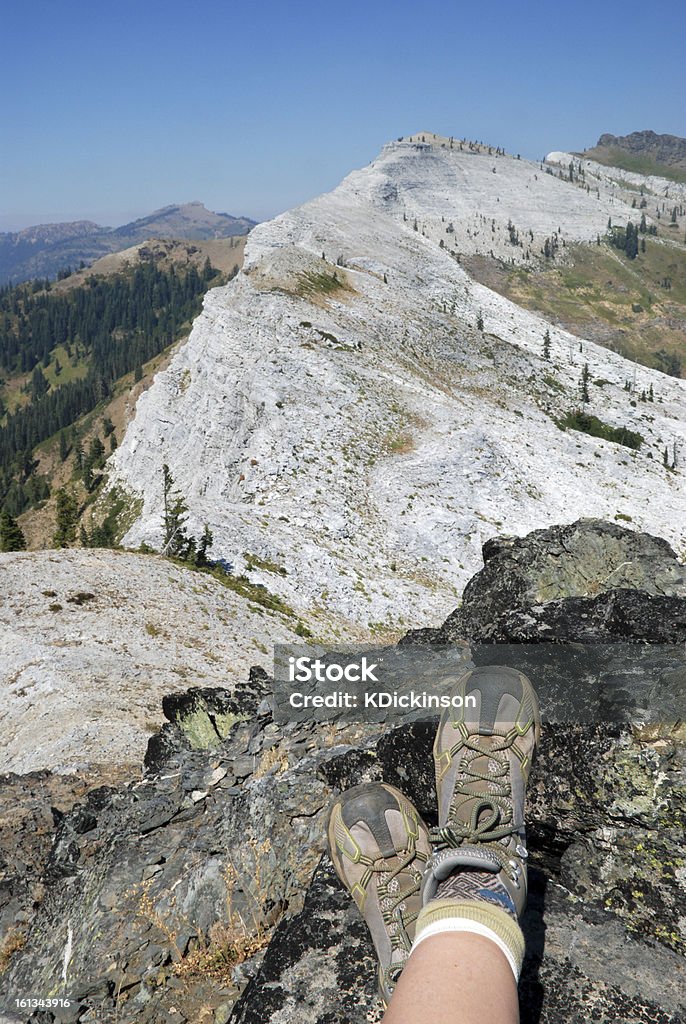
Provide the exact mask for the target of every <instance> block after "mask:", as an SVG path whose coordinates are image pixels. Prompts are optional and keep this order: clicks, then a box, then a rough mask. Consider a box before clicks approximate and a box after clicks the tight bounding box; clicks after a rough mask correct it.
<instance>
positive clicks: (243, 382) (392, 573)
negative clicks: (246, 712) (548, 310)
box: [110, 134, 686, 628]
mask: <svg viewBox="0 0 686 1024" xmlns="http://www.w3.org/2000/svg"><path fill="white" fill-rule="evenodd" d="M422 138H423V139H424V141H422ZM598 175H599V176H598V178H597V180H596V179H594V190H593V191H589V192H587V191H586V189H585V188H579V187H578V184H573V183H570V182H568V181H564V180H562V179H561V178H559V177H557V175H553V174H547V173H545V171H544V170H543V169H542V168H541V166H539V165H538V164H532V163H530V162H527V161H525V160H518V159H516V158H513V157H509V156H504V155H497V154H495V153H494V152H491V153H489V152H488V150H487V149H486V148H483V147H478V146H477V147H474V148H472V149H469V148H468V147H467V146H465V147H464V148H463V149H460V148H459V144H458V143H455V144H453V145H452V147H451V144H450V141H449V140H442V139H439V138H437V137H434V136H431V135H427V134H425V135H424V136H422V137H414V138H413V139H411V140H404V141H402V142H396V143H392V144H390V145H388V146H386V147H385V148H384V150H383V151H382V153H381V154H380V156H379V157H378V159H377V160H375V161H374V162H373V163H372V164H370V165H369V166H368V167H366V168H364V169H362V170H359V171H355V172H354V173H352V174H351V175H349V176H348V178H346V179H345V181H343V182H342V184H341V185H340V186H339V187H338V188H337V189H335V190H334V191H333V192H332V193H330V194H328V195H324V196H321V197H319V198H318V199H315V200H314V201H312V202H310V203H307V204H305V205H304V206H302V207H300V208H298V209H296V210H293V211H291V212H289V213H286V214H283V215H282V216H280V217H277V218H276V219H275V220H274V221H272V222H270V223H267V224H263V225H260V226H258V227H257V228H255V229H254V230H253V232H252V233H251V235H250V237H249V241H248V245H247V250H246V260H245V267H244V272H243V273H241V274H240V275H239V276H238V277H237V278H236V279H235V280H234V281H233V282H232V283H231V284H230V285H228V286H227V287H226V288H221V289H216V290H214V291H212V292H210V293H209V294H208V296H207V298H206V300H205V307H204V312H203V313H202V315H201V316H200V317H199V318H198V320H197V321H196V323H195V325H194V328H193V331H192V334H191V337H190V340H189V341H188V343H187V344H186V345H185V346H184V347H183V349H182V350H181V351H180V352H179V353H178V355H177V356H176V357H175V359H174V360H173V362H172V364H171V366H170V367H169V369H168V370H167V371H165V372H164V373H162V374H160V375H159V376H158V377H157V379H156V381H155V383H154V385H153V387H152V388H151V389H150V390H149V391H148V392H147V393H146V395H144V396H143V397H142V398H141V400H140V402H139V404H138V408H137V414H136V419H135V421H134V423H133V424H132V425H131V426H130V427H129V429H128V432H127V434H126V437H125V439H124V442H123V444H122V445H121V446H120V448H119V450H118V452H117V453H116V454H115V456H114V457H113V459H112V460H111V461H110V467H111V475H112V481H113V482H116V483H119V484H122V485H123V486H124V487H126V488H127V489H128V490H129V491H131V492H134V493H136V494H137V495H139V496H140V497H142V499H143V510H142V513H141V515H140V517H139V518H138V520H137V522H136V524H135V525H134V527H133V528H132V529H131V531H130V532H129V534H128V535H127V537H126V542H127V543H129V544H131V545H136V544H139V543H140V542H141V541H146V542H148V543H152V544H159V543H160V528H159V524H160V508H161V487H162V472H161V467H162V464H163V463H164V462H167V463H168V464H169V465H170V467H171V470H172V473H173V475H174V477H175V480H176V482H177V484H178V486H179V487H180V489H181V491H182V492H183V494H184V495H185V496H186V498H187V500H188V503H189V506H190V509H191V513H192V518H191V527H192V528H193V529H194V530H196V531H201V530H202V526H203V524H204V523H205V522H207V523H208V524H209V525H210V527H211V528H212V530H213V531H214V537H215V551H216V552H217V553H218V554H222V555H224V556H225V557H228V558H231V559H232V560H234V561H235V562H236V565H237V567H238V568H239V569H240V568H242V567H244V566H246V565H248V564H250V560H249V558H248V556H249V554H251V553H252V554H255V555H257V556H259V558H260V559H261V560H262V563H263V564H262V567H261V568H260V567H259V566H256V565H255V564H254V563H253V565H252V569H251V573H252V578H254V579H256V580H262V581H267V580H268V581H270V583H271V584H273V586H274V587H275V589H277V591H278V592H279V593H281V594H282V595H283V596H284V597H285V599H286V600H288V601H289V602H290V603H291V604H293V605H294V606H295V607H297V608H300V609H302V608H307V609H309V610H310V611H312V612H314V613H316V612H317V609H319V608H321V609H324V610H326V609H329V610H332V609H335V610H336V612H338V613H340V614H341V615H343V616H345V617H347V619H348V621H349V622H350V623H357V624H360V623H362V624H364V625H368V624H372V625H373V626H376V627H378V626H380V625H385V626H391V627H395V628H398V627H402V626H410V625H413V624H414V623H415V622H416V620H417V615H418V613H419V610H420V609H421V614H422V615H428V616H429V617H431V618H432V619H433V621H434V622H439V621H440V620H441V619H442V618H443V617H444V616H445V614H446V613H447V611H448V610H449V608H450V607H451V606H452V605H453V604H454V600H455V596H456V595H457V593H459V591H460V589H461V588H462V586H463V585H464V583H465V582H466V581H467V579H468V578H469V577H470V575H471V574H472V573H473V572H474V571H475V569H476V568H477V566H478V561H479V552H480V549H481V545H482V543H483V541H484V540H486V539H488V538H489V537H491V536H493V535H495V534H496V533H497V532H498V530H499V529H500V527H501V524H503V523H506V524H507V529H508V530H510V531H512V532H513V533H525V532H526V531H527V530H529V529H531V528H533V527H539V526H541V527H542V526H545V525H548V524H550V523H552V522H559V521H562V520H565V519H572V518H574V517H575V516H577V515H579V514H585V515H598V516H603V517H605V518H610V519H613V518H615V517H619V518H624V519H625V520H628V519H631V520H633V522H634V523H635V524H636V525H637V526H638V527H639V528H645V529H649V530H650V531H652V532H655V533H659V534H662V535H663V536H665V537H666V538H667V539H668V540H670V541H671V542H672V543H674V544H676V545H677V547H680V546H681V544H682V543H683V537H682V531H683V525H682V524H683V522H684V521H686V519H685V517H684V511H686V508H685V499H684V490H683V485H682V481H681V477H680V476H678V475H675V474H672V473H670V472H668V471H665V470H664V467H663V466H662V459H663V451H664V447H665V445H666V444H667V445H670V446H672V445H673V443H674V441H676V442H677V447H678V446H679V444H680V443H681V441H682V440H683V437H684V428H683V419H684V417H683V413H684V399H685V393H684V385H683V383H682V382H680V381H678V380H674V379H672V378H668V377H666V376H664V375H663V374H660V373H657V372H654V371H650V370H647V369H643V368H641V369H640V370H639V371H638V378H637V389H638V393H640V391H641V389H642V388H645V389H649V388H650V385H652V386H653V389H654V394H655V397H656V401H655V402H654V403H652V404H650V406H649V408H648V407H647V406H646V405H645V404H644V403H641V402H637V401H636V400H635V396H634V397H632V395H631V394H630V393H629V392H627V390H625V383H626V381H627V380H629V381H633V377H634V369H635V367H634V366H633V364H628V363H627V362H626V360H624V359H622V358H621V357H620V356H618V355H616V354H614V353H612V352H609V351H607V350H605V349H603V348H601V347H599V346H597V345H595V344H593V343H591V342H585V341H584V342H582V341H581V340H580V339H579V338H577V337H574V336H573V335H570V334H568V333H567V332H565V331H564V330H561V329H559V328H557V327H556V326H555V325H554V324H546V322H545V321H544V320H542V319H541V318H540V317H537V316H536V315H534V314H531V313H528V312H526V311H524V310H523V309H521V308H520V307H518V306H516V305H515V304H513V303H511V302H509V301H508V300H507V299H505V298H503V297H502V296H499V295H497V294H496V293H495V292H492V291H490V290H489V289H488V288H486V287H484V286H483V285H480V284H478V283H476V282H475V281H474V280H472V279H471V278H470V277H469V276H468V274H467V273H466V272H465V270H464V269H463V267H462V266H461V264H460V257H461V256H462V255H464V254H467V255H469V254H472V255H473V254H482V255H486V256H488V255H489V254H493V256H494V258H497V259H500V260H502V261H505V262H506V263H507V264H510V262H511V261H514V263H515V264H516V265H521V266H522V267H526V266H528V265H532V264H533V263H535V262H536V261H537V260H539V259H541V255H540V253H541V250H542V248H543V247H544V243H545V240H546V239H549V240H550V239H552V238H553V236H556V238H557V243H558V246H559V250H558V251H559V252H560V254H561V255H564V247H565V245H569V244H570V243H572V242H574V241H593V242H595V239H596V237H597V236H598V235H599V234H601V233H604V232H605V230H606V226H607V222H608V218H610V217H611V218H612V219H613V223H617V224H619V223H623V222H625V221H626V219H627V216H628V215H629V210H630V207H629V205H628V203H630V199H628V198H627V197H628V195H629V194H628V193H627V194H624V193H622V192H621V189H619V188H618V187H617V186H616V184H615V183H614V182H612V180H611V179H610V178H607V177H603V174H602V169H599V171H598ZM596 186H597V194H596V191H595V188H596ZM517 239H518V241H519V243H521V244H518V243H517ZM547 328H549V329H550V335H551V361H547V360H544V359H543V356H542V351H543V336H544V333H545V331H546V329H547ZM585 364H588V368H589V374H590V377H589V380H590V384H589V387H590V402H589V404H588V406H587V409H588V411H590V412H591V413H593V414H594V415H597V416H599V417H600V418H601V419H602V420H603V421H605V422H607V423H609V424H611V425H613V426H625V427H628V428H629V429H631V430H633V431H636V432H638V433H640V434H641V435H642V436H643V437H644V443H643V445H642V447H641V449H640V451H638V452H632V451H631V450H630V449H628V448H626V447H623V446H622V445H620V444H615V443H612V442H609V441H604V440H602V439H600V438H594V437H590V436H589V435H588V434H583V433H579V432H577V431H566V432H565V431H562V430H561V429H559V427H558V426H557V425H556V422H555V421H556V419H558V418H559V417H560V416H562V415H564V413H565V412H567V411H568V410H570V409H573V408H575V407H576V406H578V404H579V398H580V377H581V374H582V371H583V367H584V365H585ZM671 450H672V448H671V447H670V452H671ZM581 481H583V483H582V485H581V486H580V483H581ZM665 509H669V510H670V512H669V515H668V516H665V514H664V513H665ZM274 564H277V565H279V566H280V567H282V568H283V569H284V570H285V573H281V574H274V573H273V572H272V573H271V575H270V572H269V569H268V568H265V567H264V566H265V565H274Z"/></svg>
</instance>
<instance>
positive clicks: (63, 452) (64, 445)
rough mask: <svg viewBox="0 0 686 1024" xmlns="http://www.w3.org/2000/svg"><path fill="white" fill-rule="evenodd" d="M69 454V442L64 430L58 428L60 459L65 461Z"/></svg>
mask: <svg viewBox="0 0 686 1024" xmlns="http://www.w3.org/2000/svg"><path fill="white" fill-rule="evenodd" d="M68 455H69V442H68V440H67V434H66V432H65V431H64V430H60V461H61V462H66V460H67V457H68Z"/></svg>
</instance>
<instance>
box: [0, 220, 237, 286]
mask: <svg viewBox="0 0 686 1024" xmlns="http://www.w3.org/2000/svg"><path fill="white" fill-rule="evenodd" d="M255 223H256V222H255V221H253V220H250V218H248V217H235V216H233V215H232V214H228V213H214V212H213V211H211V210H208V209H207V208H206V207H205V206H204V205H203V204H202V203H200V202H198V201H194V202H191V203H176V204H170V205H167V206H163V207H160V209H159V210H154V211H153V212H152V213H150V214H148V215H146V216H145V217H140V218H138V219H137V220H134V221H130V222H128V223H127V224H123V225H121V226H120V227H114V228H113V227H103V226H101V225H99V224H95V223H94V222H93V221H87V220H80V221H66V222H64V223H56V224H39V225H35V226H32V227H28V228H24V229H23V230H21V231H15V232H11V231H10V232H0V284H1V283H4V282H6V281H8V280H10V279H11V280H12V281H13V282H14V283H15V284H17V283H19V282H21V281H24V280H29V279H31V278H34V277H53V276H54V275H55V274H57V273H58V271H60V270H64V269H65V267H67V266H71V267H72V269H75V268H76V267H78V266H79V264H80V263H81V262H84V263H91V262H92V261H93V260H95V259H98V258H99V257H101V256H105V255H107V254H108V253H112V252H117V251H119V250H121V249H126V248H129V247H130V246H132V245H135V244H137V243H140V242H144V241H146V240H147V239H149V238H152V237H156V238H177V239H188V240H192V239H200V240H207V239H216V238H229V237H232V236H235V235H245V234H247V233H248V232H249V231H250V229H251V228H252V227H254V225H255Z"/></svg>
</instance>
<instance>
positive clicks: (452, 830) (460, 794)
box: [430, 737, 515, 860]
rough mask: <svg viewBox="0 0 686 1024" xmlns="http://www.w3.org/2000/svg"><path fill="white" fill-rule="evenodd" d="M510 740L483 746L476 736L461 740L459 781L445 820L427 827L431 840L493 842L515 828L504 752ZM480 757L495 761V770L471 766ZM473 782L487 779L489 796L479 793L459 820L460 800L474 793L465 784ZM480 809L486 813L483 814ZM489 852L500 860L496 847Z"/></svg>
mask: <svg viewBox="0 0 686 1024" xmlns="http://www.w3.org/2000/svg"><path fill="white" fill-rule="evenodd" d="M511 743H512V740H511V739H506V740H504V741H503V743H502V744H501V745H500V746H497V745H493V746H490V747H488V749H485V748H482V747H481V746H480V743H479V738H478V737H477V738H476V739H474V740H471V739H466V740H464V741H463V743H462V748H463V749H464V748H466V750H467V752H466V753H465V754H463V756H462V760H461V762H460V781H459V782H458V783H457V784H456V786H455V791H454V793H453V798H452V802H451V806H450V812H449V824H447V825H444V826H442V827H440V826H439V827H436V828H432V829H431V830H430V838H431V842H432V843H434V844H436V845H437V846H438V847H439V848H441V847H446V846H449V847H453V848H454V847H458V846H461V845H462V843H465V842H466V843H493V842H498V840H502V839H506V838H507V837H508V836H511V835H512V834H513V833H514V832H515V828H514V825H513V823H512V808H511V805H510V797H511V795H512V787H511V784H510V781H509V772H510V765H509V763H508V759H507V753H506V751H507V749H508V748H509V747H510V745H511ZM480 757H486V758H488V760H489V761H494V762H495V764H496V765H497V767H496V769H495V771H492V772H490V771H489V772H488V773H486V772H481V771H478V770H477V769H475V768H473V767H472V764H473V762H474V761H476V760H477V759H478V758H480ZM474 782H487V783H489V785H490V787H491V796H488V797H480V798H479V799H477V800H476V802H475V803H474V806H473V808H472V812H471V815H470V821H469V824H468V825H467V824H465V823H464V822H462V821H460V820H459V816H458V812H459V810H460V808H461V807H462V806H463V804H465V803H466V802H467V801H468V800H474V799H475V797H476V796H478V794H476V793H473V792H472V791H471V790H470V789H469V788H468V787H469V786H470V785H471V784H472V783H474ZM484 812H488V813H486V814H484ZM493 852H494V854H495V855H496V856H497V857H498V859H499V860H500V856H499V855H498V853H497V851H496V850H495V849H494V850H493ZM505 856H506V854H505Z"/></svg>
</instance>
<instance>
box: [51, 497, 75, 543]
mask: <svg viewBox="0 0 686 1024" xmlns="http://www.w3.org/2000/svg"><path fill="white" fill-rule="evenodd" d="M56 497H57V517H56V523H55V533H54V534H53V538H52V542H53V544H54V545H55V547H56V548H68V547H69V546H70V545H71V544H73V543H74V541H75V540H76V526H77V523H78V519H79V506H78V504H77V502H76V498H75V497H74V495H73V493H72V492H71V491H69V490H67V488H66V487H60V489H59V491H58V492H57V495H56Z"/></svg>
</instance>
